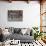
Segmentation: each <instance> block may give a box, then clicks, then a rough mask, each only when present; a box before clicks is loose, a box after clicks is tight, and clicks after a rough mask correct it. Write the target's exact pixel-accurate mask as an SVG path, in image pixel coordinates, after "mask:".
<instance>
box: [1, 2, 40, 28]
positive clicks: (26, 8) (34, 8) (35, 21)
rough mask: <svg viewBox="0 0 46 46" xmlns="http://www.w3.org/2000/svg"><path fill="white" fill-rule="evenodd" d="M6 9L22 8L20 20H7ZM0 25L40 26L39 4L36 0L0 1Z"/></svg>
mask: <svg viewBox="0 0 46 46" xmlns="http://www.w3.org/2000/svg"><path fill="white" fill-rule="evenodd" d="M8 10H23V21H22V22H16V21H15V22H9V21H8V19H7V16H8ZM0 26H2V27H6V26H7V27H22V28H23V27H32V26H40V4H39V3H38V2H35V1H34V2H30V3H29V4H27V3H26V2H12V3H8V2H0Z"/></svg>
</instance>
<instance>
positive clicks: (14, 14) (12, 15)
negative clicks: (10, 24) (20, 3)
mask: <svg viewBox="0 0 46 46" xmlns="http://www.w3.org/2000/svg"><path fill="white" fill-rule="evenodd" d="M8 21H23V10H8Z"/></svg>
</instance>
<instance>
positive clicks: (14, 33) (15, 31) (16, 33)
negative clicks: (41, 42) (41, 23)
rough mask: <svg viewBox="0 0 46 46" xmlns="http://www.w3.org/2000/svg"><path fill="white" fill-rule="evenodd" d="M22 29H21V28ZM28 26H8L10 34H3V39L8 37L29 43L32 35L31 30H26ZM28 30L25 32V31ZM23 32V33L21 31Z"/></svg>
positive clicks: (32, 38) (31, 40)
mask: <svg viewBox="0 0 46 46" xmlns="http://www.w3.org/2000/svg"><path fill="white" fill-rule="evenodd" d="M22 29H23V30H22ZM27 29H28V28H13V27H10V28H9V30H8V31H9V32H10V35H9V36H7V37H6V36H5V39H10V40H13V39H15V40H20V42H21V43H31V42H33V41H34V37H33V35H32V30H30V31H29V29H28V30H27ZM26 30H27V31H29V32H27V31H26ZM22 31H23V32H24V34H23V32H22Z"/></svg>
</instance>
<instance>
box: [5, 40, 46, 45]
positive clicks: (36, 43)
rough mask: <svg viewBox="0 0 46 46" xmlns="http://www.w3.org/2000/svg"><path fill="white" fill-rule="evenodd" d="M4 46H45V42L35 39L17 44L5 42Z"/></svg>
mask: <svg viewBox="0 0 46 46" xmlns="http://www.w3.org/2000/svg"><path fill="white" fill-rule="evenodd" d="M5 46H46V44H45V43H44V42H43V41H42V40H38V41H37V40H36V41H34V42H33V43H21V44H18V45H10V44H6V45H5Z"/></svg>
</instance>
